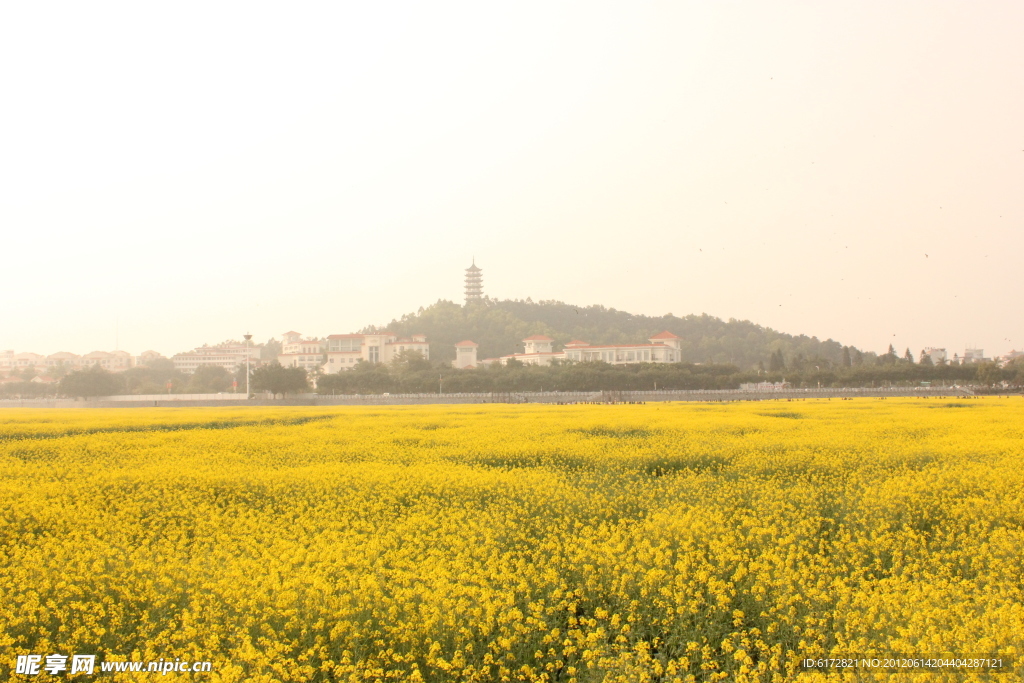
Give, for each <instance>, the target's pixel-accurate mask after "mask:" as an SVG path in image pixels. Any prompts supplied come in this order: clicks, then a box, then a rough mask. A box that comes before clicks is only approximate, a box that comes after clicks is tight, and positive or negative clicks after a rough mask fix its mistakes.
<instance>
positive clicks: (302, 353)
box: [277, 332, 327, 370]
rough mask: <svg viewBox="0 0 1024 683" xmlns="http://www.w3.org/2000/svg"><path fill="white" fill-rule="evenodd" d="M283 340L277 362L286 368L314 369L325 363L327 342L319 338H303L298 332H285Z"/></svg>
mask: <svg viewBox="0 0 1024 683" xmlns="http://www.w3.org/2000/svg"><path fill="white" fill-rule="evenodd" d="M281 336H282V341H281V353H279V354H278V355H277V362H278V363H280V364H281V365H283V366H285V367H286V368H302V369H304V370H314V369H316V368H319V367H320V366H322V365H323V364H324V351H326V350H327V342H325V341H321V340H319V339H303V338H302V335H301V334H299V333H298V332H285V333H284V334H283V335H281Z"/></svg>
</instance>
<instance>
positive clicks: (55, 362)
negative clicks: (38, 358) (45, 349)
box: [43, 351, 82, 371]
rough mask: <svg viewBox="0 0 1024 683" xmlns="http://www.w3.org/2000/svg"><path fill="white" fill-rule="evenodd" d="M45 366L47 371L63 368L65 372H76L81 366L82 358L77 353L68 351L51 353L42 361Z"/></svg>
mask: <svg viewBox="0 0 1024 683" xmlns="http://www.w3.org/2000/svg"><path fill="white" fill-rule="evenodd" d="M43 362H44V363H45V364H46V369H47V370H57V369H59V368H64V369H65V370H69V371H70V370H77V369H78V368H79V367H81V365H82V357H81V356H79V355H78V354H77V353H71V352H70V351H58V352H57V353H51V354H50V355H49V356H47V357H46V360H45V361H43Z"/></svg>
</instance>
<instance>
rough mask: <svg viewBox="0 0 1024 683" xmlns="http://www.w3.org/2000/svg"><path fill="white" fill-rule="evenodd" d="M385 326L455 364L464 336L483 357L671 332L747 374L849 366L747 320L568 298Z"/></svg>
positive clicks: (687, 355) (689, 349) (691, 349)
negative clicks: (542, 341) (775, 359)
mask: <svg viewBox="0 0 1024 683" xmlns="http://www.w3.org/2000/svg"><path fill="white" fill-rule="evenodd" d="M385 329H386V330H390V331H391V332H393V333H396V334H400V335H410V334H416V333H419V334H425V335H427V339H428V340H429V341H430V349H431V351H430V353H431V358H433V359H435V360H452V359H454V358H455V344H456V343H457V342H459V341H462V340H463V339H471V340H472V341H475V342H476V343H478V344H479V345H480V348H479V349H478V355H479V357H480V358H481V359H483V358H494V357H497V356H504V355H508V354H510V353H515V352H517V351H518V352H521V351H522V350H523V345H522V340H523V339H524V338H525V337H528V336H530V335H533V334H546V335H548V336H549V337H552V338H554V340H555V349H556V350H559V349H561V348H562V345H564V344H565V343H566V342H568V341H571V340H573V339H581V340H583V341H586V342H589V343H591V344H627V343H640V342H643V341H645V340H647V339H648V338H649V337H651V336H652V335H654V334H657V333H658V332H661V331H663V330H668V331H669V332H672V333H673V334H677V335H679V336H680V337H682V338H683V345H682V346H683V360H684V361H687V362H691V363H731V364H734V365H736V366H737V367H738V368H740V369H755V368H757V367H759V365H763V366H764V367H765V368H766V369H767V368H769V364H770V363H771V361H772V356H773V354H777V353H778V352H781V354H782V358H783V359H785V363H786V365H787V366H788V367H794V366H797V365H802V364H808V363H810V364H812V365H813V364H814V363H815V362H817V363H818V364H821V363H822V362H824V363H826V364H828V365H829V366H841V365H843V364H844V354H843V346H842V345H841V344H840V343H839V342H836V341H833V340H831V339H828V340H825V341H821V340H819V339H818V338H817V337H807V336H804V335H800V336H793V335H789V334H783V333H781V332H776V331H775V330H772V329H769V328H766V327H761V326H760V325H755V324H754V323H752V322H750V321H747V320H729V321H724V320H721V319H720V318H715V317H713V316H709V315H688V316H686V317H683V318H679V317H676V316H674V315H664V316H661V317H652V316H646V315H634V314H632V313H627V312H625V311H617V310H615V309H614V308H605V307H604V306H586V307H584V306H573V305H571V304H565V303H562V302H560V301H541V302H537V303H535V302H533V301H531V300H529V299H527V300H526V301H518V300H516V301H498V300H493V299H484V300H482V301H481V302H479V303H474V304H471V305H468V306H461V305H459V304H456V303H452V302H451V301H438V302H437V303H435V304H433V305H431V306H428V307H427V308H421V309H420V310H419V311H418V312H417V313H412V314H407V315H404V316H402V318H401V319H400V320H394V321H392V322H391V324H390V325H386V326H382V327H373V328H368V329H367V330H365V331H367V332H369V331H380V330H385ZM849 354H850V357H851V359H852V360H851V361H847V362H852V363H854V364H857V363H858V361H860V360H861V354H860V353H859V352H858V351H856V350H854V349H850V350H849ZM870 355H872V356H873V355H874V354H870Z"/></svg>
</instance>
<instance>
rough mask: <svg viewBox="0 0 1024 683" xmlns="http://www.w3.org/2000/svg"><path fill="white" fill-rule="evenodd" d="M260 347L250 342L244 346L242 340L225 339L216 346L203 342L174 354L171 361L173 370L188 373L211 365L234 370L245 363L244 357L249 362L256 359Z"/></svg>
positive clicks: (258, 355) (230, 370)
mask: <svg viewBox="0 0 1024 683" xmlns="http://www.w3.org/2000/svg"><path fill="white" fill-rule="evenodd" d="M260 348H261V346H260V345H256V344H250V345H249V346H246V345H245V343H244V342H237V341H226V342H223V343H221V344H217V345H216V346H207V345H205V344H204V345H203V346H200V347H197V348H195V349H193V350H192V351H187V352H185V353H176V354H174V357H173V358H171V361H172V362H173V363H174V369H175V370H180V371H181V372H184V373H186V374H189V375H191V374H192V373H193V372H195V371H196V369H197V368H201V367H211V366H212V367H221V368H224V369H225V370H227V371H228V372H234V371H235V370H237V369H238V368H239V367H240V366H242V365H245V359H246V358H248V359H249V361H250V363H255V362H256V361H258V360H259V357H260Z"/></svg>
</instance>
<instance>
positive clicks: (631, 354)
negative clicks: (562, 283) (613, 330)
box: [455, 331, 683, 367]
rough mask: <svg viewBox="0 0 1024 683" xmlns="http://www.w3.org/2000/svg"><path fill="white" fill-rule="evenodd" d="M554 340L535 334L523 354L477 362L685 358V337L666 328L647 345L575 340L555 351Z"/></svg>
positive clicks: (664, 360) (620, 362)
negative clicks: (553, 347)
mask: <svg viewBox="0 0 1024 683" xmlns="http://www.w3.org/2000/svg"><path fill="white" fill-rule="evenodd" d="M554 341H555V340H554V339H552V338H551V337H547V336H545V335H542V334H535V335H533V336H532V337H527V338H526V339H524V340H523V346H524V351H523V353H513V354H512V355H510V356H502V357H501V358H497V359H486V360H483V361H480V362H479V363H478V364H480V365H484V364H488V363H490V362H498V363H501V364H502V365H505V364H507V363H508V361H510V360H517V361H519V362H520V363H524V364H526V365H551V363H552V361H556V360H560V361H562V360H564V361H572V362H576V363H586V362H597V361H599V362H602V363H608V364H609V365H630V364H635V363H679V362H681V361H682V360H683V353H682V341H683V340H682V338H681V337H678V336H676V335H674V334H672V333H671V332H667V331H666V332H660V333H658V334H656V335H654V336H653V337H651V338H650V339H648V340H647V341H648V342H649V343H647V344H599V345H593V344H588V343H587V342H585V341H580V340H578V339H574V340H573V341H571V342H569V343H568V344H566V345H565V348H564V349H562V350H561V351H554V350H552V345H553V343H554ZM459 343H460V344H465V343H467V342H459ZM469 343H472V342H469ZM475 346H476V345H475V344H474V351H473V355H474V357H475V355H476V349H475ZM455 352H456V358H458V354H459V346H458V345H456V351H455ZM456 362H458V361H456ZM456 367H459V366H456Z"/></svg>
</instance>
